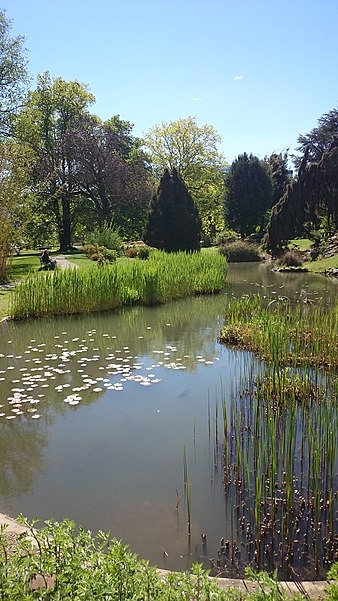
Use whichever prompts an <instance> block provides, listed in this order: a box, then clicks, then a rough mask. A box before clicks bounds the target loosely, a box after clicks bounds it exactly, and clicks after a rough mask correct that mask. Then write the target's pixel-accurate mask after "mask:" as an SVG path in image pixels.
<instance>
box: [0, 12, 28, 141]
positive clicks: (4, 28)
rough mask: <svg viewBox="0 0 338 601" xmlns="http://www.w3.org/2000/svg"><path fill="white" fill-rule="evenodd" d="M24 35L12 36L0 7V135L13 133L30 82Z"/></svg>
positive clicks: (7, 21) (8, 22)
mask: <svg viewBox="0 0 338 601" xmlns="http://www.w3.org/2000/svg"><path fill="white" fill-rule="evenodd" d="M23 44H24V38H23V37H22V36H16V37H12V36H11V21H10V20H9V19H8V18H7V16H6V12H5V11H4V10H1V9H0V137H3V136H6V137H7V136H9V135H12V133H13V121H14V118H15V116H16V115H17V113H18V111H19V109H20V108H21V105H22V102H23V98H24V96H25V93H26V88H27V84H28V77H27V70H26V66H27V59H26V50H25V48H24V46H23Z"/></svg>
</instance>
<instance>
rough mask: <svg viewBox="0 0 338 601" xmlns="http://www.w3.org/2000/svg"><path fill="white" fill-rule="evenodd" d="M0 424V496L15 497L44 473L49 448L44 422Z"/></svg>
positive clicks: (26, 421)
mask: <svg viewBox="0 0 338 601" xmlns="http://www.w3.org/2000/svg"><path fill="white" fill-rule="evenodd" d="M37 421H38V420H35V422H33V421H31V422H30V421H28V420H27V419H20V420H19V419H17V420H13V421H10V422H9V421H7V420H4V421H1V423H0V457H1V462H0V496H1V497H3V498H11V497H18V496H20V495H21V494H23V493H25V492H28V491H29V490H30V488H31V486H32V485H33V483H34V479H35V477H36V474H37V473H38V472H42V471H43V464H44V453H43V451H44V449H45V448H46V446H47V444H48V439H47V431H46V429H45V428H44V425H43V424H44V421H45V420H43V418H40V420H39V423H37Z"/></svg>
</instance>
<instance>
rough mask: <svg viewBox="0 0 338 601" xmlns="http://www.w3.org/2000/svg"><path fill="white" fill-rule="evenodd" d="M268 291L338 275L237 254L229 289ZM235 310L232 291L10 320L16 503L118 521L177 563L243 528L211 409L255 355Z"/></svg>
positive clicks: (0, 373)
mask: <svg viewBox="0 0 338 601" xmlns="http://www.w3.org/2000/svg"><path fill="white" fill-rule="evenodd" d="M302 291H303V292H302ZM257 292H258V293H261V294H263V295H265V296H267V297H269V298H276V297H277V296H278V295H285V296H288V297H289V298H291V299H293V300H297V299H299V298H301V296H302V295H303V296H304V294H306V295H308V296H309V297H310V298H311V300H312V302H316V301H317V299H319V298H320V297H323V298H324V299H325V300H327V301H329V300H330V299H334V298H335V296H336V293H337V286H336V282H330V281H328V280H327V279H325V278H323V277H320V276H317V277H316V276H314V277H312V276H309V275H308V274H297V275H294V274H276V273H273V272H272V271H271V269H270V267H269V266H265V265H264V266H263V265H258V266H256V265H254V266H253V265H249V266H247V265H243V264H242V265H232V266H230V268H229V287H228V290H227V292H226V294H235V295H241V294H248V293H257ZM223 311H224V296H222V295H219V296H215V297H202V298H194V299H185V300H181V301H177V302H174V303H171V304H168V305H164V306H160V307H155V308H148V307H133V308H128V309H124V310H121V311H118V312H115V313H110V314H108V313H107V314H100V315H97V314H95V315H87V316H81V317H71V318H61V317H59V318H56V319H53V320H49V319H46V320H36V321H31V322H27V323H24V322H23V323H14V324H11V323H9V324H1V326H0V334H1V337H0V386H1V388H0V391H1V392H0V394H1V400H0V404H1V405H2V407H0V414H1V415H0V434H1V443H0V445H1V446H0V450H1V456H2V470H3V474H2V478H1V484H0V507H1V509H2V511H5V512H7V513H9V514H11V515H16V514H18V513H20V512H23V513H25V514H26V515H28V516H29V517H35V516H36V515H38V516H40V517H41V518H42V519H45V518H48V517H50V516H54V517H55V518H57V519H61V518H62V517H63V516H65V515H66V516H69V517H71V518H73V519H74V520H76V521H77V522H79V523H82V524H83V525H84V526H87V527H89V528H91V529H93V530H95V529H97V530H98V529H104V530H111V533H112V534H113V535H115V536H117V537H119V538H122V539H123V541H124V542H125V543H129V544H131V546H132V548H133V550H135V551H136V552H138V553H140V555H142V556H144V557H147V558H149V560H150V561H151V562H152V563H154V564H157V565H165V567H167V568H175V569H184V568H185V567H187V564H188V563H189V562H190V561H191V560H192V559H193V558H196V559H197V558H198V557H200V556H201V555H203V553H205V552H206V549H204V548H203V546H202V544H201V538H200V535H201V532H204V531H207V532H208V544H209V546H210V552H212V551H211V549H212V548H213V549H214V550H215V549H217V545H218V542H219V533H220V532H222V535H224V536H225V537H229V538H230V537H231V527H232V526H231V520H229V515H228V514H226V511H225V506H226V503H225V499H224V483H223V474H222V470H221V469H218V467H217V466H219V465H220V461H219V457H216V456H215V448H216V449H217V445H215V442H216V441H215V440H214V438H215V428H214V423H215V422H217V417H216V415H215V409H214V408H212V409H210V407H213V404H212V401H213V400H214V399H215V397H217V396H218V395H219V396H221V397H222V395H224V396H225V398H226V399H229V398H231V394H232V393H234V391H235V390H237V389H239V388H240V383H241V380H242V379H243V378H244V374H245V373H246V372H247V371H248V370H250V369H252V368H253V367H252V366H253V364H252V358H251V356H250V355H249V354H248V353H242V352H238V351H233V350H229V349H226V348H224V347H223V346H221V345H219V344H218V343H217V336H218V334H219V332H220V329H221V327H222V324H223ZM210 411H211V414H210ZM36 416H39V417H36ZM208 424H209V428H208ZM209 430H210V432H211V434H210V432H209ZM184 447H185V448H186V452H187V457H188V462H189V478H190V479H191V482H192V499H191V506H192V537H191V541H190V547H189V545H188V539H187V524H186V507H185V506H184V486H183V449H184ZM216 452H217V451H216ZM219 452H220V447H219ZM176 491H177V492H176ZM177 494H178V495H179V498H180V499H181V501H180V503H179V508H178V511H176V503H177ZM227 502H228V501H227ZM164 551H165V552H164Z"/></svg>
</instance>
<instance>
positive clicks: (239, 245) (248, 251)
mask: <svg viewBox="0 0 338 601" xmlns="http://www.w3.org/2000/svg"><path fill="white" fill-rule="evenodd" d="M219 252H220V254H221V255H224V256H225V257H226V258H227V261H228V262H229V263H244V262H254V261H261V260H262V256H261V254H260V252H259V247H258V246H257V245H255V244H253V243H252V242H246V241H244V240H237V241H236V242H229V243H227V244H222V245H221V246H220V247H219Z"/></svg>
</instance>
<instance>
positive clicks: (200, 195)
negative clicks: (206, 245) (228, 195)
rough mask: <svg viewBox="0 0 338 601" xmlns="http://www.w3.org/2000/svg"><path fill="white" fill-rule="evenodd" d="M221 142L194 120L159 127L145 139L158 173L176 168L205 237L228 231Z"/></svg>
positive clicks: (213, 130)
mask: <svg viewBox="0 0 338 601" xmlns="http://www.w3.org/2000/svg"><path fill="white" fill-rule="evenodd" d="M220 142H221V137H220V135H219V134H218V133H217V131H216V130H215V128H214V127H212V126H211V125H203V126H199V125H198V124H197V122H196V119H195V118H194V117H188V118H186V119H179V120H177V121H171V122H170V123H162V124H161V125H157V126H155V127H153V128H152V129H150V131H149V132H148V134H147V135H146V137H145V144H146V148H147V150H148V152H149V158H150V162H151V164H152V166H153V168H154V170H155V173H156V172H157V173H158V174H160V173H163V170H165V169H168V171H169V172H171V171H172V170H173V169H176V171H177V173H178V174H179V176H180V178H181V179H182V181H183V182H184V184H185V186H186V187H187V189H188V191H189V193H190V194H191V196H192V198H193V200H194V202H195V204H196V206H197V208H198V211H199V214H200V217H201V220H202V230H203V232H204V234H206V235H212V236H213V235H214V234H215V233H216V232H217V231H221V230H223V229H224V219H223V197H224V169H225V167H226V162H225V159H224V157H223V156H222V154H221V153H220V152H219V151H218V149H217V146H218V144H219V143H220Z"/></svg>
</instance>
